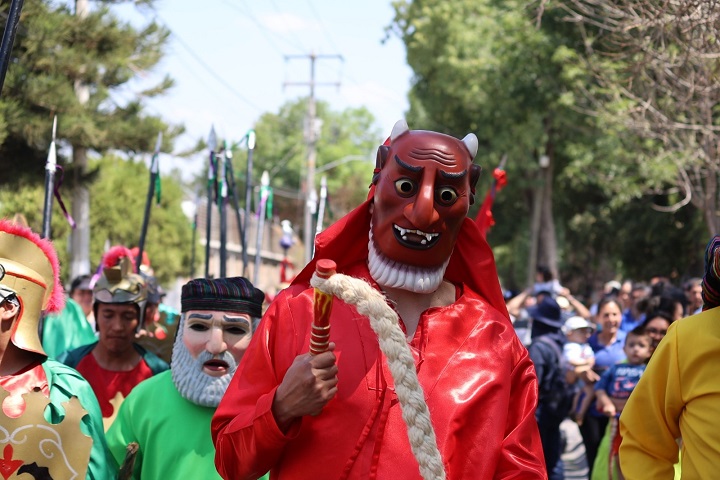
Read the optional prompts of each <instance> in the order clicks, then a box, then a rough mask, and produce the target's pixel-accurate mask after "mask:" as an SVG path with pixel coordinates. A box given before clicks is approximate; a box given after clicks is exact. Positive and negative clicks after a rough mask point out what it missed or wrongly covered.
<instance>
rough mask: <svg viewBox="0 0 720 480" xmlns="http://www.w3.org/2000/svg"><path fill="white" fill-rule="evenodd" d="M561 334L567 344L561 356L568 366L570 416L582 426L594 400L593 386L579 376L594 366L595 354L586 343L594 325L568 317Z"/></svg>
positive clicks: (584, 320) (580, 318)
mask: <svg viewBox="0 0 720 480" xmlns="http://www.w3.org/2000/svg"><path fill="white" fill-rule="evenodd" d="M562 330H563V333H564V334H565V336H566V337H567V343H566V344H565V345H564V347H563V356H564V357H565V361H566V363H567V365H568V370H569V371H568V378H567V381H568V385H573V387H574V389H575V398H574V399H573V407H572V415H573V418H574V420H575V421H576V422H577V423H578V425H582V420H583V418H584V417H585V413H586V412H587V410H588V408H590V404H591V403H592V400H593V398H594V396H593V384H590V383H585V382H583V381H582V380H580V378H579V376H580V375H581V374H582V373H583V372H586V371H588V370H590V369H592V368H593V367H594V366H595V354H594V353H593V349H592V347H591V346H590V344H589V343H588V338H590V335H592V333H593V330H595V324H594V323H591V322H589V321H587V320H586V319H584V318H582V317H578V316H574V317H570V318H568V319H567V320H566V321H565V324H564V325H563V328H562Z"/></svg>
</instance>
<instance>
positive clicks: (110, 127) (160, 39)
mask: <svg viewBox="0 0 720 480" xmlns="http://www.w3.org/2000/svg"><path fill="white" fill-rule="evenodd" d="M8 7H9V2H4V3H3V4H2V5H0V15H2V14H6V13H7V9H8ZM3 23H4V22H3ZM168 35H169V32H168V31H167V30H165V29H164V28H162V27H160V26H159V25H157V24H155V23H150V24H148V25H146V26H145V27H143V28H141V29H140V30H136V28H135V27H133V26H131V25H130V24H128V23H125V22H122V21H120V20H119V19H117V18H116V17H115V16H114V15H113V14H112V12H111V11H110V10H109V9H108V7H106V6H103V5H101V6H99V7H98V8H97V9H94V10H93V11H92V12H90V13H89V15H88V16H87V18H79V17H77V16H75V15H74V13H73V12H71V11H70V10H69V8H68V7H67V6H66V5H64V4H59V5H57V4H55V3H54V2H51V1H49V0H27V1H26V2H25V3H24V6H23V10H22V16H21V20H20V26H19V27H18V32H17V36H16V39H15V43H14V46H13V50H12V59H11V66H10V68H9V69H8V73H7V77H6V79H5V85H4V87H3V95H2V97H1V98H0V127H2V128H0V184H7V183H10V182H16V181H17V180H18V179H19V178H20V177H24V178H26V179H27V180H28V181H29V183H31V184H32V183H37V182H42V179H43V178H44V176H43V174H42V171H43V166H44V162H45V159H46V156H47V148H48V145H49V143H50V140H51V128H52V122H53V116H54V115H57V116H58V136H59V143H60V144H61V145H79V146H82V147H85V148H89V149H91V150H94V151H97V152H105V151H107V150H109V149H116V150H120V151H124V152H131V153H132V152H134V153H136V152H148V151H152V149H153V146H154V142H155V137H156V135H157V132H158V131H163V132H164V139H165V142H166V144H165V145H164V147H165V151H167V150H169V149H170V145H171V141H172V139H173V138H174V137H175V136H176V135H177V134H179V133H180V132H181V131H182V127H178V126H175V127H169V126H168V125H167V124H166V123H165V122H164V121H163V120H161V119H160V118H159V117H156V116H152V115H148V114H146V113H145V112H144V111H143V98H145V97H147V96H148V95H157V94H160V93H162V92H163V91H165V90H166V89H167V88H169V87H171V86H172V80H170V79H169V78H165V79H163V80H162V81H161V82H160V83H159V85H157V86H156V87H155V88H150V89H148V91H146V92H139V93H137V94H135V95H134V99H132V100H130V101H127V102H124V101H120V100H119V99H118V96H117V95H113V92H115V91H117V90H118V89H121V88H125V87H126V85H127V83H128V82H129V81H130V80H131V79H132V78H133V77H135V76H136V75H137V74H138V73H142V72H145V71H147V70H149V69H151V68H152V67H153V66H154V65H156V64H157V62H158V61H159V60H160V58H161V56H162V52H163V48H164V44H165V42H166V40H167V37H168ZM77 84H84V85H87V86H88V91H89V98H88V99H87V103H86V104H83V102H81V101H80V100H78V98H77V96H76V93H75V86H76V85H77ZM125 93H126V94H127V91H126V92H125ZM19 162H22V166H23V168H17V167H18V164H19Z"/></svg>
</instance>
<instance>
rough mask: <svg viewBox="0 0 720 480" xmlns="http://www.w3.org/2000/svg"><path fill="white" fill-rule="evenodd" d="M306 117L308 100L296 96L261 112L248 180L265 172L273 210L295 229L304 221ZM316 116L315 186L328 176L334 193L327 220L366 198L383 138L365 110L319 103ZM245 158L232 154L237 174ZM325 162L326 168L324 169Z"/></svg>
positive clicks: (256, 180) (241, 174)
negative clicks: (274, 110)
mask: <svg viewBox="0 0 720 480" xmlns="http://www.w3.org/2000/svg"><path fill="white" fill-rule="evenodd" d="M306 115H307V99H299V100H295V101H290V102H288V103H286V104H285V105H283V106H282V107H281V108H280V111H279V112H278V113H276V114H274V113H266V114H264V115H262V116H261V117H260V119H259V120H258V121H257V123H256V124H255V132H256V134H257V145H256V148H255V154H254V158H253V179H254V180H253V183H254V184H255V185H258V184H259V179H260V176H261V174H262V172H263V171H265V170H266V171H268V173H269V174H270V179H271V180H270V185H271V186H272V187H273V189H274V195H275V199H274V202H273V207H274V209H275V213H276V215H277V216H279V217H280V218H282V219H289V220H291V222H292V223H293V225H294V226H295V228H296V231H298V227H301V226H302V225H303V212H304V210H303V209H304V205H305V200H304V194H303V193H302V192H303V191H304V190H303V188H304V184H305V181H306V176H307V145H306V140H305V135H304V131H305V125H306V123H307V122H306V121H305V118H306ZM316 115H317V118H318V119H320V120H321V122H322V123H321V127H320V134H319V137H318V140H317V147H316V148H317V157H316V171H317V173H316V182H317V183H316V186H315V188H316V189H317V190H318V192H319V188H320V179H321V177H322V176H323V175H325V176H327V182H328V191H330V192H333V193H332V196H331V197H330V198H329V199H328V206H329V211H328V212H326V214H327V215H328V216H329V217H330V218H329V219H328V217H326V221H332V220H337V219H338V218H340V216H342V215H344V214H345V213H347V212H349V211H350V210H351V209H352V208H354V207H355V206H357V205H358V204H360V203H361V202H362V201H363V200H365V197H366V196H367V190H368V185H369V184H370V179H371V176H372V169H373V166H374V163H371V161H374V156H375V150H376V149H377V146H378V145H380V144H381V143H382V141H383V140H384V139H382V135H381V134H380V132H379V131H378V130H377V129H376V128H375V127H374V122H375V119H374V118H373V116H372V114H371V113H370V112H369V111H368V110H367V109H365V108H349V109H346V110H344V111H341V112H336V111H333V110H332V109H331V108H330V106H329V105H328V104H327V103H326V102H323V101H318V102H317V105H316ZM246 158H247V155H246V154H245V153H237V154H234V155H233V159H234V164H235V167H234V168H235V172H236V174H238V176H239V177H240V178H243V177H244V176H245V174H244V172H245V171H246V169H247V160H246ZM363 160H366V161H363ZM330 164H332V165H330ZM326 165H330V166H331V168H329V169H328V170H327V171H323V167H324V166H326ZM238 188H239V190H240V191H244V188H245V187H244V182H242V181H238ZM326 225H327V223H326Z"/></svg>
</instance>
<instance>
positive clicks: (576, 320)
mask: <svg viewBox="0 0 720 480" xmlns="http://www.w3.org/2000/svg"><path fill="white" fill-rule="evenodd" d="M581 328H589V329H592V330H595V324H594V323H592V322H589V321H587V320H586V319H584V318H583V317H579V316H577V315H576V316H574V317H570V318H568V319H567V320H565V325H563V327H562V331H563V333H569V332H572V331H573V330H578V329H581Z"/></svg>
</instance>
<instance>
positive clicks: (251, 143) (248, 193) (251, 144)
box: [243, 130, 255, 276]
mask: <svg viewBox="0 0 720 480" xmlns="http://www.w3.org/2000/svg"><path fill="white" fill-rule="evenodd" d="M247 146H248V157H247V169H246V171H245V218H244V222H245V225H244V226H243V231H244V233H245V235H247V231H248V218H250V203H251V201H252V168H253V151H254V150H255V130H249V131H248V133H247ZM243 243H244V244H245V245H247V238H246V239H245V240H244V241H243ZM243 251H244V250H243ZM243 258H245V257H243ZM246 269H247V262H245V261H243V276H247V271H246Z"/></svg>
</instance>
